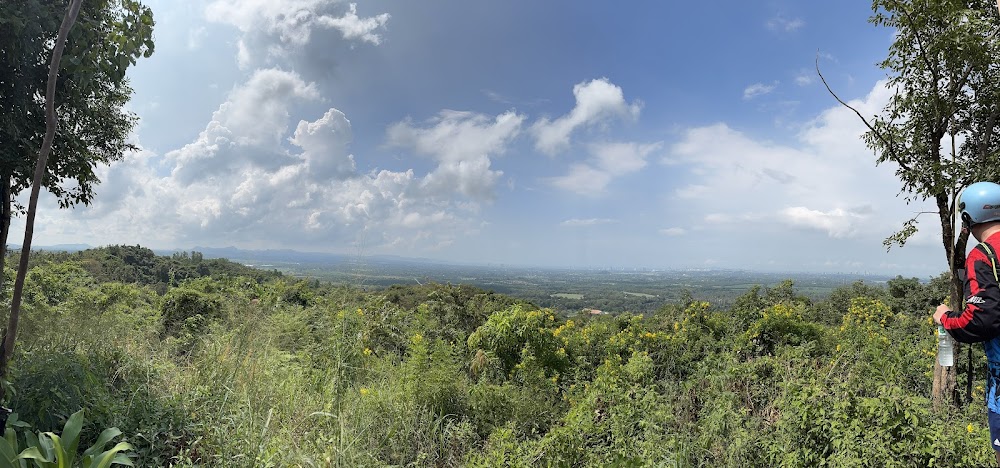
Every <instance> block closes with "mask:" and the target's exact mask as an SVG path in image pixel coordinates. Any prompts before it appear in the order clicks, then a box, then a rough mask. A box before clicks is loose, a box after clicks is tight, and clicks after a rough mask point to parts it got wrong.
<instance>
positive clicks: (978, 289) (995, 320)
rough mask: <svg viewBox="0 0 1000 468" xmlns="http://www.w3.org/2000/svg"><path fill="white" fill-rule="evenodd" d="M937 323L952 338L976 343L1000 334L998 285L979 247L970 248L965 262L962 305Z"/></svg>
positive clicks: (991, 267) (999, 293) (991, 268)
mask: <svg viewBox="0 0 1000 468" xmlns="http://www.w3.org/2000/svg"><path fill="white" fill-rule="evenodd" d="M941 324H942V325H944V328H945V330H947V331H948V333H950V334H951V336H952V337H954V338H955V340H957V341H959V342H962V343H976V342H980V341H986V340H990V339H993V338H996V337H997V336H1000V285H998V284H997V280H996V278H995V277H994V276H993V266H992V265H991V264H990V261H989V259H988V258H986V256H985V255H983V254H982V253H981V252H979V251H973V252H972V253H970V255H969V259H968V262H967V263H966V278H965V309H964V310H962V311H961V312H953V311H949V312H947V313H946V314H945V315H944V316H942V317H941Z"/></svg>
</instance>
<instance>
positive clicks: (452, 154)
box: [387, 111, 525, 200]
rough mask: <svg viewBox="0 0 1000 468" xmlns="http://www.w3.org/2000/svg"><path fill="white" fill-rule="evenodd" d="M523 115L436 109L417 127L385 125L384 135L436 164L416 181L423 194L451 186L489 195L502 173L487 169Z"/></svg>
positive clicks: (474, 195)
mask: <svg viewBox="0 0 1000 468" xmlns="http://www.w3.org/2000/svg"><path fill="white" fill-rule="evenodd" d="M524 119H525V117H524V116H523V115H520V114H517V113H515V112H513V111H510V112H505V113H503V114H500V115H497V116H495V117H490V116H487V115H483V114H477V113H472V112H459V111H442V112H441V113H440V114H439V115H438V116H437V117H436V118H434V119H431V120H429V121H427V122H425V123H424V125H423V126H419V125H414V123H413V122H411V121H402V122H397V123H395V124H393V125H391V126H390V127H389V129H388V131H387V140H388V143H389V144H390V145H392V146H398V147H404V148H410V149H412V150H413V151H415V152H416V153H417V154H421V155H425V156H429V157H431V158H432V159H434V160H435V161H436V162H437V163H438V165H437V168H436V169H435V170H434V171H433V172H431V173H430V174H428V175H427V177H426V178H425V179H424V180H423V183H422V188H423V189H425V190H426V191H427V192H428V194H434V195H444V194H450V193H452V192H455V191H457V192H459V193H461V194H463V195H465V196H468V197H470V198H473V199H477V200H489V199H492V198H493V196H494V193H493V191H494V187H495V186H496V182H497V180H498V179H499V178H500V176H501V175H502V174H503V172H502V171H497V170H493V169H492V168H491V166H492V158H494V157H497V156H500V155H502V154H504V152H506V150H507V146H508V145H509V144H510V143H511V141H512V140H513V139H514V138H515V137H516V136H517V135H518V133H520V131H521V125H522V123H523V122H524Z"/></svg>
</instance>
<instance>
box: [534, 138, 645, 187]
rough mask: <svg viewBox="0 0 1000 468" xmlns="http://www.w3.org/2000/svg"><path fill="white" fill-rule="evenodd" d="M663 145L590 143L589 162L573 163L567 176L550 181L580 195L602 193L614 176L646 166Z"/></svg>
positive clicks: (629, 172)
mask: <svg viewBox="0 0 1000 468" xmlns="http://www.w3.org/2000/svg"><path fill="white" fill-rule="evenodd" d="M662 147H663V144H662V143H660V142H657V143H648V144H639V143H595V144H591V145H589V146H588V152H589V153H590V158H589V159H588V161H587V162H585V163H574V164H572V165H571V166H570V168H569V172H568V173H567V174H566V175H564V176H560V177H553V178H551V179H549V182H550V183H551V184H552V185H553V186H555V187H557V188H560V189H562V190H567V191H570V192H575V193H577V194H581V195H593V196H596V195H600V194H602V193H603V192H604V191H605V189H606V188H607V186H608V184H609V183H611V181H612V180H614V179H615V178H617V177H621V176H624V175H627V174H631V173H634V172H637V171H639V170H640V169H642V168H644V167H646V159H647V158H648V156H649V155H650V154H651V153H652V152H654V151H657V150H659V149H661V148H662Z"/></svg>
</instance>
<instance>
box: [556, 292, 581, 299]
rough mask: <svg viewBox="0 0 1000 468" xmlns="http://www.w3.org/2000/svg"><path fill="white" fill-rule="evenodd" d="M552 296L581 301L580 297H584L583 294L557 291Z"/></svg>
mask: <svg viewBox="0 0 1000 468" xmlns="http://www.w3.org/2000/svg"><path fill="white" fill-rule="evenodd" d="M552 297H558V298H560V299H575V300H578V301H579V300H580V299H583V294H570V293H555V294H553V295H552Z"/></svg>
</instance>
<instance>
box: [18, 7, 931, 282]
mask: <svg viewBox="0 0 1000 468" xmlns="http://www.w3.org/2000/svg"><path fill="white" fill-rule="evenodd" d="M146 3H147V4H148V5H149V6H150V7H151V8H152V9H153V12H154V16H155V18H156V22H157V25H156V30H155V39H156V52H155V54H154V55H153V56H152V57H151V58H149V59H145V60H142V61H140V63H139V64H138V65H137V66H135V67H134V68H133V69H132V70H130V72H129V76H130V79H131V82H132V85H133V87H134V89H135V95H134V97H133V99H132V101H131V103H130V104H129V109H130V110H132V111H134V112H136V113H137V114H138V115H139V117H140V118H141V123H140V125H139V127H138V128H137V129H136V131H135V134H134V135H133V139H134V141H136V142H137V143H138V144H139V145H140V146H141V147H142V148H143V149H142V151H141V152H138V153H136V154H130V155H128V156H126V158H125V159H124V160H123V161H120V162H117V163H115V164H113V165H111V166H110V167H105V168H101V172H100V173H101V176H102V180H103V183H102V185H101V186H100V187H99V188H98V191H97V199H96V201H95V203H94V204H93V205H92V206H90V207H77V208H75V209H73V210H63V211H59V210H57V209H56V208H55V204H54V202H53V201H52V200H51V198H49V199H46V200H43V206H42V209H43V210H44V211H43V212H42V213H40V215H39V220H38V225H37V227H36V241H35V242H36V244H42V245H45V244H56V243H89V244H92V245H104V244H109V243H127V244H142V245H145V246H150V247H154V248H182V249H189V248H192V247H194V246H211V247H224V246H237V247H241V248H254V249H263V248H274V249H278V248H290V249H297V250H303V251H319V252H339V253H348V254H358V255H375V254H394V255H404V256H412V257H426V258H433V259H441V260H450V261H463V262H473V263H491V264H497V263H503V264H513V265H538V266H560V267H565V266H571V267H649V268H741V269H754V270H769V271H775V270H777V271H816V272H820V271H831V272H859V273H860V272H867V273H883V274H903V275H913V276H920V277H926V276H929V275H934V274H937V273H939V272H941V271H943V270H945V268H946V265H945V263H944V255H943V252H942V248H941V246H940V245H941V244H940V240H939V239H940V230H939V228H938V227H936V224H937V223H936V221H935V219H936V216H934V215H925V216H924V217H923V218H925V221H924V222H923V223H922V224H921V228H922V230H921V231H920V233H919V234H918V235H917V236H916V237H915V238H914V239H912V240H911V241H910V243H909V244H908V245H907V246H906V247H905V248H903V249H894V250H893V251H891V252H889V253H886V251H885V249H884V247H883V246H882V242H881V241H882V239H884V238H885V237H886V236H888V235H890V234H892V232H893V231H894V230H896V229H898V227H899V226H900V225H901V224H902V222H903V221H905V220H907V219H909V218H910V217H912V216H913V214H914V213H915V212H918V211H922V210H925V209H927V207H926V206H924V205H922V204H916V205H909V206H908V205H907V204H906V203H905V202H904V200H903V199H902V198H900V197H897V192H898V187H899V183H898V181H897V180H896V179H895V177H894V176H893V170H894V168H893V167H890V166H882V167H875V165H874V161H875V157H874V155H873V154H872V153H871V152H870V151H869V150H867V149H866V148H865V147H864V145H863V143H862V142H861V140H860V139H859V135H860V134H861V131H862V128H863V127H862V126H861V124H860V122H859V121H858V120H857V118H856V117H855V116H853V114H851V113H850V112H849V111H847V110H845V109H842V108H839V107H838V106H837V105H836V102H835V101H834V100H833V98H832V97H831V96H829V94H827V92H826V91H825V90H824V88H823V87H822V84H821V83H820V82H819V80H818V77H817V76H816V73H815V69H814V63H815V61H816V58H817V56H818V57H819V61H820V65H821V67H822V69H823V71H824V74H825V76H826V77H827V78H828V81H829V82H830V84H831V85H832V86H833V87H834V88H835V89H836V90H837V91H838V92H839V93H840V94H841V96H842V97H844V98H845V99H849V100H851V101H853V103H854V104H855V105H857V106H858V107H859V108H860V109H862V110H863V111H864V112H866V113H868V114H873V113H875V112H877V111H878V110H879V109H880V108H881V107H882V105H884V103H885V102H886V99H887V96H888V90H886V88H885V83H884V79H885V73H884V72H883V71H882V70H880V69H878V67H877V66H876V65H875V64H876V62H878V61H879V60H880V59H881V58H883V57H884V56H885V54H886V51H887V48H888V46H889V44H890V43H891V40H892V31H891V30H886V29H880V28H876V27H874V26H872V25H871V24H869V23H868V22H867V19H868V16H869V15H870V13H871V12H870V9H869V3H868V2H792V1H767V2H735V1H724V2H662V1H656V2H653V1H639V2H592V1H572V2H571V1H548V2H538V1H527V0H512V1H504V2H468V1H460V0H429V1H414V0H372V1H369V2H363V3H357V4H353V3H347V2H341V1H336V0H240V1H237V0H211V1H201V2H199V1H177V0H147V2H146ZM923 218H922V219H923ZM15 228H16V227H15ZM15 236H16V234H15Z"/></svg>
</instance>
